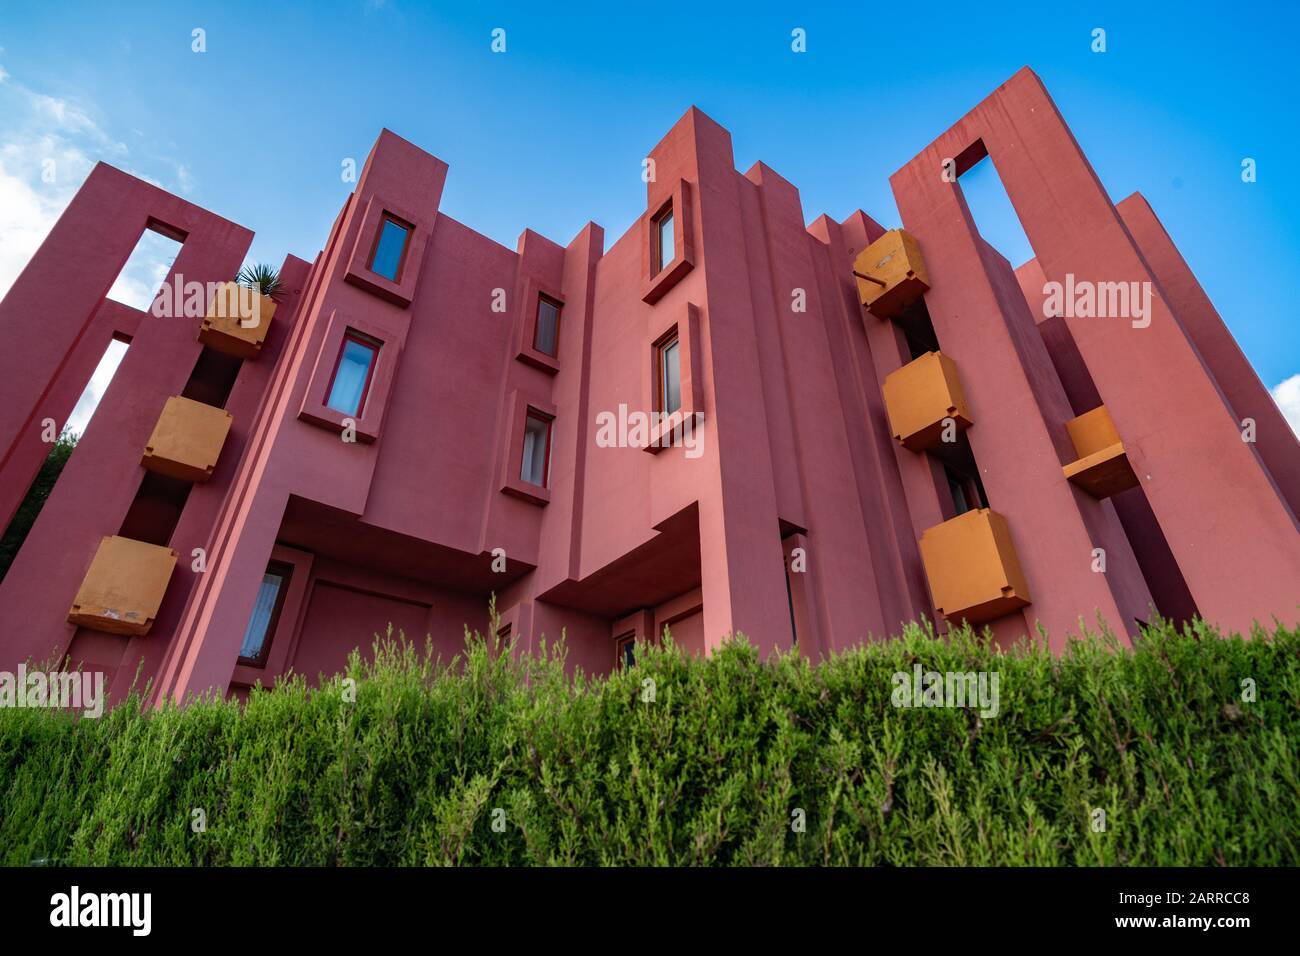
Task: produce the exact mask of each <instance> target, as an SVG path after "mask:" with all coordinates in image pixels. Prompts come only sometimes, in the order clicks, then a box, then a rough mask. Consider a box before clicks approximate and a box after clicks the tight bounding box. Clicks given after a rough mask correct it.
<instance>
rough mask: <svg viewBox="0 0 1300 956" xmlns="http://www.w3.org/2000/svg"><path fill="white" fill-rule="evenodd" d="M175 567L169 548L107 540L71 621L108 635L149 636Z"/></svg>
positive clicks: (74, 606) (115, 537) (70, 615)
mask: <svg viewBox="0 0 1300 956" xmlns="http://www.w3.org/2000/svg"><path fill="white" fill-rule="evenodd" d="M175 567H176V552H175V551H173V550H172V549H171V548H163V547H159V546H158V545H156V544H147V543H145V542H143V541H134V540H132V539H131V538H123V537H119V536H118V535H112V536H110V537H106V538H104V539H103V540H102V541H101V542H100V543H99V550H98V551H96V552H95V558H94V560H93V561H91V562H90V570H88V571H87V572H86V576H85V578H83V579H82V582H81V587H80V588H79V589H78V591H77V597H76V600H74V601H73V602H72V609H71V610H70V611H68V621H69V623H72V624H76V625H78V626H79V627H87V628H90V629H91V630H94V631H104V632H106V633H108V634H127V635H131V636H133V637H139V636H141V635H143V634H147V633H149V628H150V627H151V626H152V625H153V621H154V618H155V617H157V615H158V607H159V606H160V605H161V604H162V600H163V595H164V594H166V593H167V582H168V581H170V580H171V576H172V571H173V569H175Z"/></svg>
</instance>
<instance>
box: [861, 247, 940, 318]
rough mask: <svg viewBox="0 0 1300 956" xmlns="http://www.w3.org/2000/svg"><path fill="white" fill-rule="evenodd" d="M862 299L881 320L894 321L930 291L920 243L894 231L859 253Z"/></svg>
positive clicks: (928, 277)
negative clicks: (893, 319)
mask: <svg viewBox="0 0 1300 956" xmlns="http://www.w3.org/2000/svg"><path fill="white" fill-rule="evenodd" d="M853 274H854V276H856V277H857V280H858V298H859V299H860V300H861V301H862V304H863V305H864V306H866V307H867V308H868V309H870V310H871V312H872V314H873V315H875V316H876V317H877V318H881V319H892V318H894V317H895V316H897V315H898V314H899V313H900V312H902V311H903V309H905V308H907V307H908V306H909V305H911V304H912V303H913V302H915V301H916V300H917V299H919V298H921V296H922V294H924V293H925V291H926V290H927V289H929V288H930V274H929V273H928V272H927V271H926V268H925V260H923V259H922V258H921V249H920V247H919V246H918V245H917V244H916V240H915V239H913V238H912V237H911V236H909V235H908V234H907V233H905V232H904V231H903V230H902V229H892V230H890V231H889V232H887V233H885V234H884V235H883V236H881V237H880V238H879V239H877V240H876V241H875V242H873V243H872V244H871V245H869V246H867V248H865V249H863V250H862V251H861V252H860V253H858V258H857V259H856V260H854V262H853Z"/></svg>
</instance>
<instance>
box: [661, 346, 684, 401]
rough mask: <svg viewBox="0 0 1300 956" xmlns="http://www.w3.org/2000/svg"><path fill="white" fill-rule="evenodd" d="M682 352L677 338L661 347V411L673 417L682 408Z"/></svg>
mask: <svg viewBox="0 0 1300 956" xmlns="http://www.w3.org/2000/svg"><path fill="white" fill-rule="evenodd" d="M681 354H682V350H681V347H680V343H679V341H678V338H677V336H676V335H675V334H674V335H673V336H672V337H671V338H669V339H667V340H666V341H664V342H663V343H662V344H660V346H659V358H658V366H659V411H661V412H663V414H665V415H671V414H672V413H673V412H675V411H677V410H678V409H680V408H681V407H682V362H681Z"/></svg>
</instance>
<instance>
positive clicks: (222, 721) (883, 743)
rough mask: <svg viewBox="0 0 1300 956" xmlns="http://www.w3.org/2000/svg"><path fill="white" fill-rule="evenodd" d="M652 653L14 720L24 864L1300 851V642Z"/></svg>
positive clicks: (16, 715)
mask: <svg viewBox="0 0 1300 956" xmlns="http://www.w3.org/2000/svg"><path fill="white" fill-rule="evenodd" d="M639 653H640V655H641V657H640V661H639V663H638V665H637V666H636V667H635V668H629V669H627V670H623V671H620V672H618V673H615V674H614V675H612V676H611V677H609V678H602V679H594V680H593V679H590V678H584V677H583V676H582V675H581V674H579V675H578V676H577V677H576V678H575V677H569V678H566V677H565V674H564V668H563V664H562V660H561V658H562V655H563V650H562V648H561V649H559V650H556V649H554V648H553V649H551V650H550V651H549V652H544V653H543V656H540V657H535V658H532V659H526V660H525V659H512V658H511V657H510V655H501V654H496V653H494V652H493V651H492V649H490V648H488V647H486V646H485V644H484V641H483V640H482V639H481V638H479V637H477V636H476V635H469V634H468V633H467V635H466V649H465V651H464V653H463V654H462V655H461V656H460V657H459V658H458V659H457V661H456V662H455V663H454V664H453V665H452V666H444V665H438V664H431V663H430V662H429V661H428V660H427V659H425V655H424V654H422V653H417V652H416V651H413V650H411V649H410V648H409V647H408V646H406V645H404V644H399V643H397V642H394V641H392V640H391V638H390V639H387V640H385V641H382V642H380V644H379V646H378V648H377V655H378V656H377V658H376V662H375V663H374V664H364V663H362V662H361V661H360V660H358V659H357V658H356V657H355V656H354V659H353V661H352V663H351V665H350V668H349V675H350V678H351V679H352V680H354V681H355V682H356V683H355V685H349V684H348V682H347V681H346V680H344V679H343V678H336V679H334V680H333V681H332V682H329V683H327V684H325V685H324V686H323V687H322V688H321V689H319V690H309V689H308V688H307V687H306V686H305V685H304V684H303V683H302V682H301V681H299V682H296V683H292V684H290V685H288V686H286V687H282V688H281V689H279V690H277V691H274V692H263V691H255V692H254V693H253V694H252V695H251V697H250V699H249V701H248V702H247V705H246V706H243V707H241V706H240V705H239V704H237V703H229V702H202V703H196V704H193V705H191V706H189V707H187V708H184V709H175V708H169V709H165V710H162V711H157V712H148V713H146V714H141V712H140V709H139V707H138V705H137V706H121V707H118V708H116V709H115V710H113V711H111V712H110V713H108V714H106V715H105V716H104V717H103V718H101V719H99V720H89V719H83V720H76V721H74V720H72V719H70V718H68V717H66V716H64V715H62V714H59V713H55V712H51V711H38V710H30V709H27V710H16V709H9V710H3V711H0V862H4V863H7V864H11V865H27V864H30V863H33V862H44V863H47V864H59V863H65V864H92V865H98V864H161V865H174V864H204V865H214V864H216V865H227V864H269V865H286V864H292V865H299V864H307V865H331V866H332V865H363V866H364V865H390V864H470V865H500V864H509V865H519V864H562V865H568V864H594V865H603V864H818V865H820V864H833V865H840V864H850V865H859V864H885V865H913V864H923V865H932V864H957V865H988V864H993V865H1004V864H1011V865H1014V864H1033V865H1042V864H1075V865H1113V864H1133V865H1139V864H1142V865H1166V864H1189V865H1216V864H1230V865H1236V864H1263V865H1273V864H1292V865H1294V864H1296V863H1297V862H1298V861H1300V839H1298V836H1297V831H1298V830H1300V810H1298V809H1297V808H1298V807H1300V783H1298V782H1297V781H1298V778H1300V756H1298V755H1297V749H1298V746H1300V632H1297V631H1288V630H1285V629H1278V630H1276V631H1275V632H1273V633H1272V634H1263V633H1260V634H1257V635H1256V637H1255V639H1253V640H1242V639H1240V638H1237V637H1234V638H1231V639H1223V638H1220V637H1218V636H1217V635H1216V634H1215V633H1214V632H1213V631H1212V630H1209V629H1207V628H1205V627H1203V626H1196V627H1194V628H1193V629H1191V630H1190V631H1189V632H1187V633H1184V634H1179V633H1177V632H1176V631H1175V630H1174V629H1172V628H1169V627H1164V628H1156V629H1154V630H1153V631H1151V632H1150V633H1149V634H1148V635H1147V636H1146V637H1145V639H1143V640H1141V641H1140V642H1139V643H1138V645H1137V647H1136V648H1135V649H1134V650H1131V651H1130V650H1120V649H1116V648H1115V647H1114V644H1113V642H1112V641H1107V640H1105V639H1104V638H1090V639H1088V640H1086V641H1083V642H1076V643H1074V644H1072V645H1071V646H1070V647H1069V649H1068V651H1067V652H1066V653H1064V654H1063V655H1061V656H1059V657H1056V658H1053V657H1052V656H1051V655H1050V654H1048V653H1046V652H1045V651H1043V650H1041V649H1036V648H1032V647H1028V646H1026V647H1022V648H1019V649H1017V650H1016V651H1014V652H1010V653H998V652H996V651H991V650H989V649H988V648H987V647H986V646H985V645H984V644H983V643H982V642H981V641H979V640H978V639H976V638H974V637H972V636H971V635H970V634H968V633H967V634H960V635H957V636H955V637H953V638H944V639H936V638H935V637H934V636H933V635H932V634H930V633H928V632H927V631H924V630H922V629H920V628H916V627H913V628H909V629H908V631H907V632H906V633H905V635H904V636H903V637H902V638H901V639H898V640H894V641H887V642H883V643H877V644H871V645H869V646H867V647H864V648H861V649H858V650H853V651H851V652H848V653H844V654H841V655H838V656H836V657H834V658H833V659H831V660H829V661H826V662H823V663H821V664H818V665H810V664H809V663H808V662H807V661H806V660H804V659H801V658H799V657H797V656H786V657H781V658H779V659H774V660H771V661H769V662H767V663H763V662H760V660H759V657H758V654H757V653H756V652H755V650H754V649H753V648H751V647H750V646H748V645H747V644H745V643H744V642H743V641H735V642H732V643H730V644H728V645H727V646H726V647H724V648H723V649H722V650H720V651H719V652H718V653H716V654H714V655H713V656H712V657H710V658H708V659H707V660H705V659H698V658H691V657H686V656H684V655H683V654H682V653H681V652H680V651H678V650H676V649H674V648H673V647H672V646H671V644H670V643H669V644H667V645H666V646H663V647H657V648H640V649H639ZM917 663H919V664H921V665H922V666H923V667H924V668H925V669H926V670H934V671H939V672H945V671H955V672H964V671H976V672H978V671H986V672H992V671H996V672H997V673H998V675H999V696H1000V712H999V713H998V715H997V716H996V717H992V718H989V719H981V718H980V717H979V716H978V714H977V712H976V710H974V709H971V708H902V707H895V706H892V704H891V698H892V696H893V691H894V684H893V682H892V676H893V675H894V674H895V673H896V672H904V673H907V674H909V675H910V674H911V672H912V670H913V666H914V665H915V664H917ZM1247 679H1249V681H1253V682H1254V686H1255V687H1256V689H1257V699H1256V700H1254V701H1253V702H1251V701H1249V700H1243V689H1242V688H1243V681H1244V680H1247ZM646 680H651V681H653V689H654V700H653V701H646V700H644V699H643V698H644V697H645V696H646V692H645V688H646V687H647V685H646V684H645V683H644V681H646ZM349 687H353V688H354V694H351V693H350V692H349ZM350 696H354V698H355V699H352V700H349V699H348V698H349V697H350ZM1247 696H1249V695H1247ZM195 809H202V810H203V812H204V815H205V817H206V828H205V829H204V830H203V831H202V832H194V828H193V826H192V821H193V820H194V819H195V816H194V810H195ZM1097 810H1102V811H1104V814H1105V821H1104V822H1105V828H1104V830H1102V829H1099V828H1098V826H1097V825H1096V823H1097V821H1099V819H1100V817H1099V815H1096V813H1095V811H1097ZM494 811H501V812H495V813H494ZM798 811H802V819H803V821H804V826H803V828H802V832H800V830H799V828H798V827H797V826H796V825H795V821H796V820H798V819H799V818H800V816H801V815H800V813H799V812H798ZM494 819H495V820H496V821H497V828H496V829H494V826H493V821H494Z"/></svg>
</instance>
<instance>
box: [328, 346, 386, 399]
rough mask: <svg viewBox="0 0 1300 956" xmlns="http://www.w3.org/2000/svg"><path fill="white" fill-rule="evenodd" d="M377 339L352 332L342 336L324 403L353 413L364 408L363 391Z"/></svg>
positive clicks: (367, 385) (367, 384)
mask: <svg viewBox="0 0 1300 956" xmlns="http://www.w3.org/2000/svg"><path fill="white" fill-rule="evenodd" d="M379 346H380V343H379V342H375V341H374V340H372V339H367V338H364V337H362V336H361V335H358V334H357V333H356V332H351V331H350V332H348V333H347V334H346V335H344V336H343V348H342V349H340V350H339V358H338V362H337V363H336V364H335V366H334V379H333V382H332V383H331V384H330V394H329V399H328V400H326V402H325V404H326V405H328V406H329V407H330V408H332V409H334V410H335V411H336V412H342V413H343V414H344V415H356V414H358V413H360V412H361V411H362V409H364V408H365V405H366V393H367V392H368V391H370V380H371V378H372V377H373V376H374V372H375V362H376V360H377V359H378V358H379Z"/></svg>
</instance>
